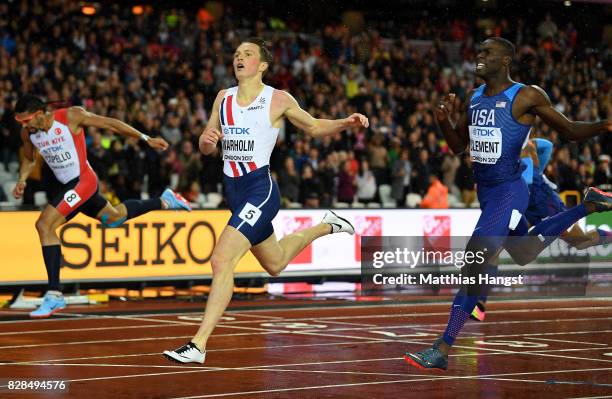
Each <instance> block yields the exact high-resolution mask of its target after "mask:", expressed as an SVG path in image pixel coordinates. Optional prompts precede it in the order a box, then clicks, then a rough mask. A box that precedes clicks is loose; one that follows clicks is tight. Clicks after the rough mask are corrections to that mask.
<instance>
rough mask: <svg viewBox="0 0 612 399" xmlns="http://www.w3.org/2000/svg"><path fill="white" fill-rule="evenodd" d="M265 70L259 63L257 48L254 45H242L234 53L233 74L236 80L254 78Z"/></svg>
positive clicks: (263, 64) (263, 65) (262, 64)
mask: <svg viewBox="0 0 612 399" xmlns="http://www.w3.org/2000/svg"><path fill="white" fill-rule="evenodd" d="M264 70H265V63H262V62H261V58H260V55H259V46H258V45H256V44H254V43H247V42H245V43H242V44H241V45H240V46H238V48H237V49H236V51H235V52H234V73H235V74H236V78H237V79H240V78H243V77H250V76H255V75H257V73H259V72H263V71H264Z"/></svg>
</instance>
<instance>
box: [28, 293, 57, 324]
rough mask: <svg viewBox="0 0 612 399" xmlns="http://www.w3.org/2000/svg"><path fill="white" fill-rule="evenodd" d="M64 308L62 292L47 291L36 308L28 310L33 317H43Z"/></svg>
mask: <svg viewBox="0 0 612 399" xmlns="http://www.w3.org/2000/svg"><path fill="white" fill-rule="evenodd" d="M64 308H66V301H65V300H64V296H63V295H62V293H61V292H59V293H58V292H50V291H48V292H47V293H46V294H45V296H44V298H43V302H42V304H41V305H40V306H39V307H38V309H36V310H34V311H32V312H30V317H32V318H34V319H45V318H47V317H50V316H51V315H52V314H54V313H57V312H59V311H60V310H62V309H64Z"/></svg>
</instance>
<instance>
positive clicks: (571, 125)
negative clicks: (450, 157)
mask: <svg viewBox="0 0 612 399" xmlns="http://www.w3.org/2000/svg"><path fill="white" fill-rule="evenodd" d="M514 53H515V48H514V45H513V44H512V43H511V42H509V41H508V40H506V39H502V38H498V37H493V38H489V39H487V40H485V41H484V42H483V43H482V44H481V48H480V51H479V53H478V56H477V64H476V74H477V76H479V77H480V78H482V79H483V80H484V81H485V84H484V85H482V86H480V87H479V88H477V89H476V90H473V91H471V92H470V93H469V94H468V96H467V98H466V102H465V103H464V105H463V107H462V111H461V116H460V118H459V121H458V123H457V124H454V123H452V122H451V120H450V116H451V115H452V112H453V105H452V104H453V102H454V97H455V96H454V94H450V95H446V96H444V98H443V100H442V102H441V103H440V105H439V107H438V108H437V109H436V118H437V120H438V123H439V124H440V127H441V129H442V132H443V134H444V137H445V139H446V141H447V143H448V145H449V146H450V148H451V149H452V151H453V152H454V153H455V154H459V153H462V152H464V151H465V150H466V148H467V147H468V145H469V148H470V153H471V157H472V161H473V164H474V166H473V168H474V177H475V180H476V183H477V193H478V200H479V202H480V207H481V210H482V213H481V215H480V218H479V219H478V223H477V224H476V227H475V229H474V232H473V234H472V237H471V239H470V241H469V242H468V245H467V248H466V252H473V253H476V252H481V251H482V252H484V253H485V254H486V259H485V262H484V263H483V262H481V263H477V262H471V263H468V264H466V266H465V267H464V268H463V269H462V271H461V272H462V275H463V276H465V277H467V278H474V279H475V280H476V281H478V278H477V277H478V275H480V274H481V273H484V272H485V271H486V270H488V269H489V268H490V267H491V266H492V264H493V261H494V260H495V258H496V257H497V255H498V254H499V252H500V251H501V249H502V247H505V249H506V250H507V251H508V252H509V253H510V255H511V256H512V257H513V259H514V260H515V261H516V262H518V263H519V264H526V263H528V262H530V261H531V260H533V259H534V258H535V256H537V254H538V253H539V252H540V251H541V250H542V249H544V248H545V247H546V246H547V245H549V244H550V243H551V242H552V241H554V237H558V236H559V235H560V234H561V233H562V232H564V231H566V230H567V229H568V228H569V227H570V226H571V225H573V224H574V223H575V222H577V221H578V220H580V219H581V218H583V217H584V216H586V215H587V214H590V213H593V212H605V211H609V210H612V195H610V194H608V193H604V192H602V191H600V190H597V189H595V188H590V189H589V190H588V191H587V194H586V196H585V199H584V202H583V203H582V204H581V205H579V206H577V207H574V208H572V209H569V210H567V211H565V212H562V213H560V214H558V215H555V216H552V217H550V218H547V219H546V220H543V221H542V222H540V223H538V224H537V225H535V226H534V227H533V228H532V229H530V230H529V231H528V224H527V220H526V218H525V216H524V215H525V211H526V209H527V206H528V203H529V193H528V188H527V184H526V182H525V181H524V180H523V179H522V178H521V174H522V171H523V169H524V166H523V164H522V163H521V160H520V158H521V149H522V147H523V144H524V143H525V142H526V140H527V138H528V134H529V130H530V129H531V125H532V124H533V121H534V119H535V117H536V116H539V117H540V119H542V121H544V122H545V123H547V124H548V125H549V126H551V127H552V128H554V129H555V130H556V131H558V132H559V134H560V135H561V136H562V137H563V138H565V139H567V140H575V141H578V140H586V139H588V138H591V137H594V136H596V135H600V134H609V133H610V132H611V131H612V123H611V122H610V121H602V122H595V123H587V122H572V121H570V120H568V119H567V118H566V117H565V116H563V114H561V113H560V112H559V111H557V110H556V109H555V108H554V107H553V105H552V104H551V102H550V99H549V98H548V96H547V95H546V93H545V92H544V91H543V90H542V89H541V88H539V87H537V86H526V85H523V84H521V83H517V82H514V81H512V80H511V79H510V64H511V63H512V59H513V57H514ZM508 236H515V237H520V239H519V240H518V241H520V243H518V244H520V245H517V242H516V241H512V242H511V241H509V240H506V237H508ZM523 238H524V240H523ZM482 252H481V253H482ZM482 293H483V291H482V287H481V286H479V285H477V284H469V285H464V286H462V287H461V289H460V290H459V292H458V293H457V295H456V296H455V300H454V301H453V305H452V308H451V313H450V319H449V322H448V326H447V328H446V331H445V332H444V334H443V335H442V337H440V338H439V339H437V340H436V341H435V342H434V344H433V346H432V347H431V348H428V349H426V350H424V351H421V352H418V353H406V355H405V357H404V358H405V359H406V361H408V362H409V363H410V364H412V365H414V366H416V367H419V368H428V369H429V368H435V369H443V370H446V368H447V367H448V352H449V351H450V348H451V347H452V345H453V344H454V342H455V338H456V337H457V336H458V334H459V332H460V331H461V329H462V328H463V325H464V324H465V321H466V320H467V319H468V317H469V315H470V313H471V312H472V310H473V309H474V306H475V305H476V302H477V299H478V296H479V295H482Z"/></svg>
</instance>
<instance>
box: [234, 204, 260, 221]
mask: <svg viewBox="0 0 612 399" xmlns="http://www.w3.org/2000/svg"><path fill="white" fill-rule="evenodd" d="M260 216H261V210H260V209H259V208H257V207H256V206H255V205H253V204H251V203H249V202H247V203H246V204H245V205H244V208H242V210H241V211H240V213H239V214H238V217H239V218H240V219H242V220H244V221H245V222H247V223H248V224H250V225H251V226H255V223H257V220H258V219H259V217H260Z"/></svg>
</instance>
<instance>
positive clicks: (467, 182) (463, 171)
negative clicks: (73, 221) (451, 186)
mask: <svg viewBox="0 0 612 399" xmlns="http://www.w3.org/2000/svg"><path fill="white" fill-rule="evenodd" d="M455 184H456V185H457V188H459V191H460V192H461V201H463V203H464V204H465V206H466V207H468V208H469V207H470V205H472V203H473V202H474V201H476V184H475V183H474V173H473V172H472V158H471V157H470V154H465V155H464V156H463V157H461V164H460V165H459V169H457V174H456V176H455Z"/></svg>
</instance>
